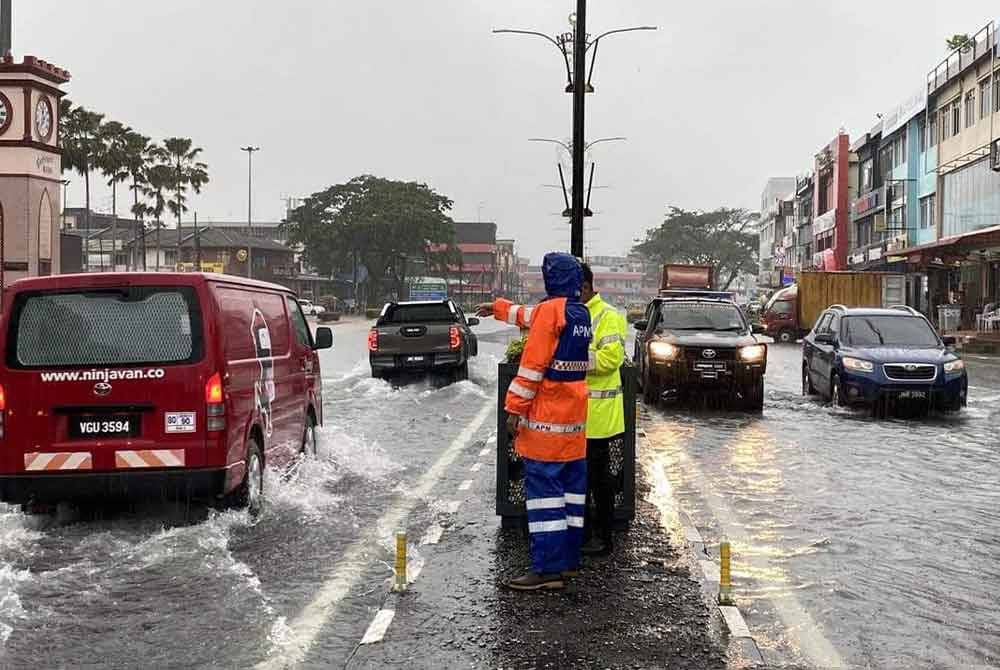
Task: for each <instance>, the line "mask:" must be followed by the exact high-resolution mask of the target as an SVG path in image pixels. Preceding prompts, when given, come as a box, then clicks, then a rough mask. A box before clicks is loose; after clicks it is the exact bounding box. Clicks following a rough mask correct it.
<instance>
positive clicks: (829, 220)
mask: <svg viewBox="0 0 1000 670" xmlns="http://www.w3.org/2000/svg"><path fill="white" fill-rule="evenodd" d="M836 227H837V210H836V208H834V209H831V210H830V211H829V212H827V213H826V214H822V215H820V216H817V217H816V219H815V220H814V221H813V236H817V235H821V234H823V233H825V232H826V231H828V230H833V229H834V228H836Z"/></svg>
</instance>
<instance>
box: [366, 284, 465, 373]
mask: <svg viewBox="0 0 1000 670" xmlns="http://www.w3.org/2000/svg"><path fill="white" fill-rule="evenodd" d="M477 325H479V319H477V318H474V317H471V318H466V316H465V314H464V313H463V312H462V309H461V308H460V307H459V306H458V305H456V304H455V303H454V302H452V301H451V300H440V301H434V302H429V301H428V302H391V303H388V304H387V305H386V306H385V307H384V308H382V314H381V315H380V316H379V318H378V321H376V322H375V327H374V328H372V329H371V331H370V332H369V334H368V359H369V362H370V363H371V369H372V377H375V378H377V379H384V378H386V377H389V376H391V375H393V374H395V373H398V372H405V371H435V372H436V371H447V372H449V373H450V374H451V375H452V377H453V378H454V379H455V380H461V379H468V377H469V359H470V358H472V357H473V356H476V355H477V354H478V353H479V340H478V339H477V338H476V336H475V334H474V333H473V332H472V326H477Z"/></svg>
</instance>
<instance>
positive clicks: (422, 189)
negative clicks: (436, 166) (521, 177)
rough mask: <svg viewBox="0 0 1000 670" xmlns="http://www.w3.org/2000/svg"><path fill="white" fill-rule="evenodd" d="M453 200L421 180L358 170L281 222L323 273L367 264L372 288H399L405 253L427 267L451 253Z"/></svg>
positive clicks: (378, 291) (380, 293)
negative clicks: (450, 214) (414, 180)
mask: <svg viewBox="0 0 1000 670" xmlns="http://www.w3.org/2000/svg"><path fill="white" fill-rule="evenodd" d="M451 207H452V201H451V200H450V199H449V198H447V197H445V196H443V195H440V194H439V193H436V192H435V191H434V190H432V189H430V188H428V186H427V185H426V184H420V183H417V182H402V181H393V180H390V179H384V178H382V177H375V176H372V175H362V176H359V177H355V178H354V179H352V180H350V181H349V182H347V183H345V184H336V185H334V186H330V187H329V188H327V189H326V190H324V191H319V192H317V193H314V194H313V195H312V196H310V197H309V198H307V199H306V201H305V203H304V204H303V205H302V206H300V207H298V208H296V209H295V210H293V211H292V213H291V215H290V216H289V218H288V221H287V222H286V224H285V225H286V226H287V228H288V237H289V242H290V243H292V244H301V245H302V248H303V256H304V257H305V260H306V262H308V263H309V264H310V265H312V266H314V267H315V268H317V269H318V270H319V271H320V273H322V274H331V273H333V272H334V271H336V270H341V269H345V268H350V267H352V265H353V264H354V263H355V261H357V262H360V263H363V264H364V265H365V266H366V267H367V268H368V274H369V282H370V283H371V285H372V291H371V292H370V294H372V295H373V296H374V297H376V298H383V297H386V296H388V294H389V292H390V291H389V290H388V288H387V284H391V285H394V286H395V288H396V290H397V291H401V290H402V287H403V284H404V282H405V280H406V277H405V274H406V273H405V266H406V263H405V262H402V260H403V259H404V258H406V257H411V258H412V257H418V258H421V259H423V260H425V261H426V262H427V264H428V267H440V266H442V265H444V266H446V265H447V264H448V262H449V259H454V223H453V221H452V220H451V218H450V217H449V216H448V212H449V211H450V210H451Z"/></svg>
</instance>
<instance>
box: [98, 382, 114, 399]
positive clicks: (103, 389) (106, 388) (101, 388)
mask: <svg viewBox="0 0 1000 670" xmlns="http://www.w3.org/2000/svg"><path fill="white" fill-rule="evenodd" d="M110 393H111V384H109V383H107V382H97V383H96V384H94V395H96V396H101V397H104V396H106V395H108V394H110Z"/></svg>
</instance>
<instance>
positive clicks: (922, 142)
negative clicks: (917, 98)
mask: <svg viewBox="0 0 1000 670" xmlns="http://www.w3.org/2000/svg"><path fill="white" fill-rule="evenodd" d="M917 136H918V138H919V146H920V153H924V152H925V151H927V122H926V121H924V119H917Z"/></svg>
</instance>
